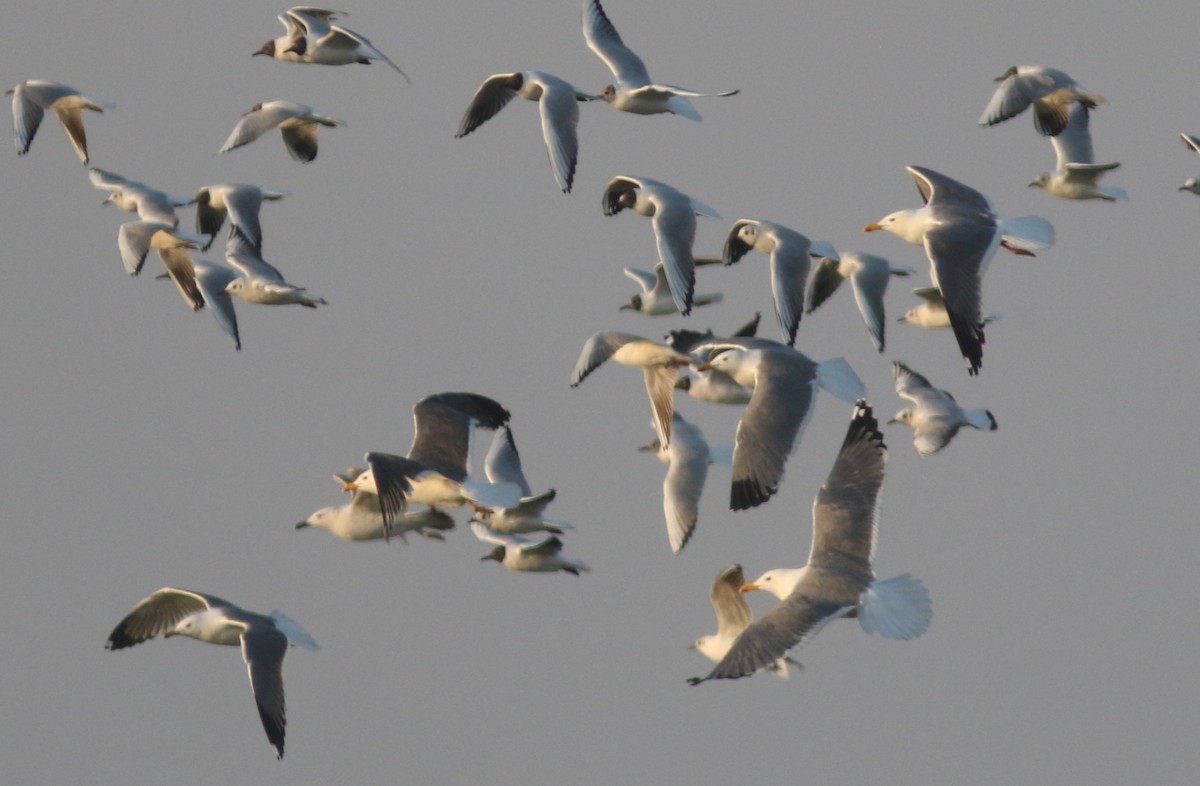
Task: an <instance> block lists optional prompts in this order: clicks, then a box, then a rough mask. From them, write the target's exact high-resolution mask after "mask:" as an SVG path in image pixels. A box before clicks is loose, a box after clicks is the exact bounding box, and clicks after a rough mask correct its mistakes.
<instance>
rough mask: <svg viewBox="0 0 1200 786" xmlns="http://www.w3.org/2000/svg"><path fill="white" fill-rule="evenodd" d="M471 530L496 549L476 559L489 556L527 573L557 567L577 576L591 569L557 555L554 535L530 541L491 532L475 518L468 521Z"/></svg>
mask: <svg viewBox="0 0 1200 786" xmlns="http://www.w3.org/2000/svg"><path fill="white" fill-rule="evenodd" d="M471 532H474V533H475V537H477V538H479V539H480V540H482V541H484V542H486V543H493V544H496V548H494V549H492V550H491V551H490V552H488V553H487V554H486V555H485V556H483V557H481V558H480V562H482V561H484V560H489V559H492V560H495V561H496V562H499V563H500V564H501V565H503V566H504V567H506V568H508V569H509V570H516V571H523V572H527V573H553V572H555V571H559V570H561V571H565V572H567V573H570V574H571V575H572V576H578V575H579V574H580V573H581V572H584V573H586V572H587V571H589V570H591V568H589V567H588V566H587V565H585V564H583V563H582V562H579V561H578V560H571V559H567V558H566V557H563V556H561V555H560V552H561V551H562V541H561V540H559V539H558V536H557V535H551V536H550V537H548V538H543V539H542V540H530V539H529V538H523V537H521V536H520V535H508V534H505V533H502V532H494V531H492V530H490V529H488V528H487V527H485V526H484V525H482V524H480V523H479V522H478V521H472V522H471Z"/></svg>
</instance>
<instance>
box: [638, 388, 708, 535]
mask: <svg viewBox="0 0 1200 786" xmlns="http://www.w3.org/2000/svg"><path fill="white" fill-rule="evenodd" d="M639 450H642V451H647V452H651V453H654V454H655V455H656V456H658V458H659V460H660V461H662V462H663V463H664V464H666V465H667V476H666V478H665V479H664V480H663V516H664V519H665V520H666V523H667V543H668V544H669V545H670V546H671V551H672V552H674V553H675V554H678V553H679V552H680V551H682V550H683V547H684V546H686V545H687V542H688V540H689V539H690V538H691V537H692V533H693V532H695V530H696V521H697V520H698V519H699V518H700V495H701V494H702V493H703V491H704V480H705V478H706V477H707V476H708V465H709V464H710V463H711V462H712V456H711V454H710V453H709V450H708V442H707V441H706V440H705V439H704V432H702V431H701V430H700V428H699V426H696V425H695V424H693V423H689V422H687V421H686V420H684V419H683V418H682V417H680V415H679V413H678V412H676V413H674V415H673V416H672V419H671V444H670V445H667V446H666V447H663V445H662V443H661V442H659V441H657V440H655V441H654V442H651V443H650V444H649V445H646V446H644V447H641V448H639Z"/></svg>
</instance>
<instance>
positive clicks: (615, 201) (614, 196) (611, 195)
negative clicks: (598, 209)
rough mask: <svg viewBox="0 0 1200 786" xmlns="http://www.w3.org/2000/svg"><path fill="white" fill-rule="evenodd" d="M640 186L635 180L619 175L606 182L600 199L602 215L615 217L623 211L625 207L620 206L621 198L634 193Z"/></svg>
mask: <svg viewBox="0 0 1200 786" xmlns="http://www.w3.org/2000/svg"><path fill="white" fill-rule="evenodd" d="M640 186H641V183H639V182H638V181H637V180H634V179H633V178H630V177H621V176H620V175H618V176H617V177H614V178H613V179H612V180H610V181H608V185H607V186H605V187H604V195H603V196H602V197H601V199H600V204H601V206H602V207H603V208H604V215H606V216H615V215H616V214H617V213H620V212H621V211H622V210H624V209H625V208H626V207H627V205H624V204H622V200H621V197H623V196H624V195H625V194H628V193H630V192H636V191H637V189H638V188H639V187H640Z"/></svg>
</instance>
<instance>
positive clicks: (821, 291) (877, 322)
mask: <svg viewBox="0 0 1200 786" xmlns="http://www.w3.org/2000/svg"><path fill="white" fill-rule="evenodd" d="M915 272H916V271H915V270H913V269H912V268H911V267H896V266H894V265H892V263H890V262H888V261H887V260H886V259H884V258H883V257H877V256H875V255H874V254H859V253H855V252H850V253H841V254H839V258H838V259H830V258H829V257H822V259H821V261H820V262H819V263H818V264H817V269H816V271H814V272H813V277H812V283H811V284H810V285H809V288H808V308H807V313H809V314H811V313H812V312H813V311H815V310H816V309H817V307H818V306H820V305H821V304H822V303H824V302H825V301H826V300H827V299H828V298H829V296H830V295H832V294H833V293H834V292H836V291H837V289H838V287H839V286H841V284H842V281H844V280H846V279H849V280H850V288H851V289H852V290H854V302H855V303H857V304H858V313H860V314H861V315H862V318H863V323H864V324H866V326H867V333H869V334H870V336H871V342H872V343H874V344H875V348H876V349H877V350H879V351H880V352H883V347H884V343H885V339H884V320H885V319H886V317H885V316H884V310H883V293H884V292H885V291H886V290H887V285H888V282H889V281H891V278H892V276H911V275H912V274H913V273H915Z"/></svg>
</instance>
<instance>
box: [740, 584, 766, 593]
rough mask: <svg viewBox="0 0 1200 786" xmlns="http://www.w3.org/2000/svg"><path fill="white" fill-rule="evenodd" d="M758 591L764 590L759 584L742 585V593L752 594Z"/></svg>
mask: <svg viewBox="0 0 1200 786" xmlns="http://www.w3.org/2000/svg"><path fill="white" fill-rule="evenodd" d="M756 589H762V587H760V586H758V585H757V584H743V585H742V592H751V591H753V590H756Z"/></svg>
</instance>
